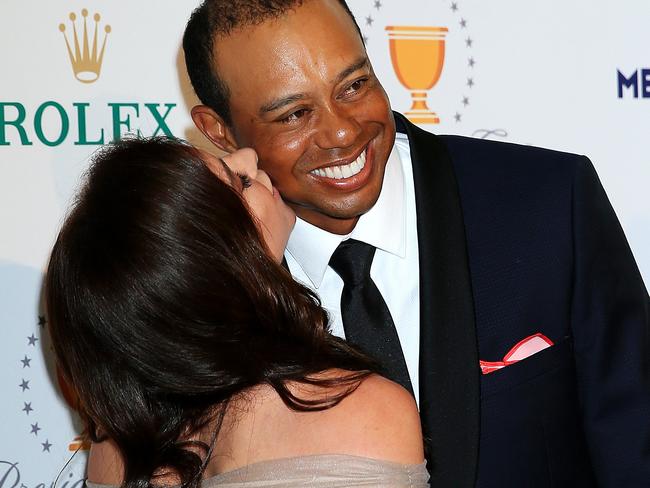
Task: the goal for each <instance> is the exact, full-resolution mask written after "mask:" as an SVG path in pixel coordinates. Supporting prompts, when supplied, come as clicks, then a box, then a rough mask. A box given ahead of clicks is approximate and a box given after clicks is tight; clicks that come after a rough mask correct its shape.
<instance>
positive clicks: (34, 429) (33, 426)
mask: <svg viewBox="0 0 650 488" xmlns="http://www.w3.org/2000/svg"><path fill="white" fill-rule="evenodd" d="M30 425H31V426H32V431H31V432H30V434H34V435H38V431H39V430H42V429H41V428H40V427H39V426H38V422H36V423H35V424H30Z"/></svg>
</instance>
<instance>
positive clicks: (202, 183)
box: [46, 139, 428, 488]
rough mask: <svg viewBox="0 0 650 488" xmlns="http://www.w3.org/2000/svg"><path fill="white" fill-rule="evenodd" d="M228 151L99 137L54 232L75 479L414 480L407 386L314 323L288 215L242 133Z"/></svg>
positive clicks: (414, 420) (57, 339) (419, 482)
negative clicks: (78, 472) (76, 436)
mask: <svg viewBox="0 0 650 488" xmlns="http://www.w3.org/2000/svg"><path fill="white" fill-rule="evenodd" d="M226 158H227V159H228V161H227V163H228V165H226V164H225V162H224V160H223V159H219V158H216V157H214V156H211V155H209V154H207V153H203V152H201V151H199V150H197V149H195V148H193V147H191V146H189V145H187V144H185V143H183V142H180V141H176V140H168V139H149V140H139V139H131V140H124V141H121V142H118V143H115V144H113V145H111V146H108V147H106V148H104V149H103V150H102V151H100V152H99V153H98V154H97V155H96V156H95V157H94V160H93V162H92V164H91V167H90V169H89V171H88V175H87V178H86V181H85V183H84V185H83V187H82V189H81V191H80V193H79V196H78V198H77V200H76V202H75V204H74V206H73V208H72V210H71V211H70V213H69V215H68V217H67V218H66V220H65V223H64V225H63V227H62V229H61V231H60V234H59V236H58V239H57V241H56V243H55V245H54V248H53V251H52V255H51V259H50V264H49V268H48V272H47V277H46V301H47V308H48V313H49V323H50V331H51V334H52V338H53V343H54V348H55V352H56V356H57V360H58V365H59V367H60V368H61V371H62V373H63V375H64V377H65V378H66V380H67V381H68V382H69V383H70V384H71V385H72V386H73V388H74V389H75V391H76V392H77V394H78V397H79V412H80V413H81V415H82V418H83V420H84V422H85V424H86V428H87V433H88V435H89V437H90V438H91V440H92V441H93V447H92V449H91V454H90V458H89V467H88V477H89V485H93V484H95V485H97V484H111V485H121V486H124V487H127V488H136V487H137V488H144V487H148V486H160V485H181V486H183V487H188V488H190V487H191V488H196V487H198V486H208V485H209V486H212V485H215V486H230V487H239V486H241V487H248V486H250V487H253V486H255V487H266V486H305V485H308V486H328V487H336V486H391V487H402V486H403V487H422V486H428V485H427V481H426V480H427V479H428V475H427V474H426V469H425V468H424V461H423V460H424V456H423V452H422V451H423V450H422V438H421V433H420V426H419V418H418V413H417V409H416V407H415V403H414V401H413V399H412V398H411V396H410V395H409V394H408V393H407V392H406V391H405V390H403V389H402V388H401V387H400V386H398V385H396V384H394V383H392V382H390V381H388V380H386V379H384V378H382V377H381V376H378V375H377V374H375V371H376V366H375V363H374V362H373V361H372V360H371V359H369V358H368V357H366V356H365V355H363V354H362V353H360V352H359V351H357V350H356V349H354V348H353V347H351V346H350V345H348V344H347V343H345V341H343V340H342V339H339V338H336V337H334V336H332V335H331V334H330V333H329V332H328V325H327V323H328V322H327V321H328V319H327V314H326V313H325V311H324V310H323V309H322V308H321V307H320V304H319V302H318V299H317V298H316V297H315V296H314V295H313V294H312V293H311V292H310V291H308V290H307V289H306V288H305V287H303V286H301V285H300V284H298V283H296V282H295V281H294V280H293V279H292V278H291V275H290V274H289V273H288V272H287V271H286V270H285V269H284V268H283V267H282V265H281V264H280V261H281V259H282V254H283V251H284V247H285V245H286V242H287V239H288V235H289V232H290V231H291V228H292V226H293V223H294V221H295V216H294V215H293V213H292V211H291V210H290V209H289V207H287V206H286V205H285V204H284V202H283V201H282V199H281V198H280V197H279V195H278V193H277V191H276V190H275V188H273V186H272V185H271V182H270V180H269V178H268V176H267V175H266V174H265V173H264V172H262V171H258V170H257V164H256V156H255V154H254V152H253V151H252V150H242V151H238V152H237V153H235V154H233V155H230V156H228V157H226ZM229 166H230V167H229Z"/></svg>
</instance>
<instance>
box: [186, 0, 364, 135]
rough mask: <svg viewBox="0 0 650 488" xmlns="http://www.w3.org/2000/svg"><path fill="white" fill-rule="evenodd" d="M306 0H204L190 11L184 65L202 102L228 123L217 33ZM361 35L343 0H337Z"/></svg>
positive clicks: (277, 13)
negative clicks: (216, 51)
mask: <svg viewBox="0 0 650 488" xmlns="http://www.w3.org/2000/svg"><path fill="white" fill-rule="evenodd" d="M305 1H309V0H204V2H203V3H202V4H201V5H200V6H199V7H198V8H197V9H196V10H194V12H192V16H191V17H190V20H189V21H188V23H187V26H186V27H185V34H184V35H183V50H184V51H185V65H186V66H187V72H188V74H189V76H190V81H191V82H192V86H193V87H194V91H195V92H196V95H197V96H198V97H199V100H201V103H203V104H204V105H207V106H208V107H210V108H211V109H212V110H214V111H215V112H216V113H218V114H219V115H220V116H221V117H222V118H223V119H224V121H225V122H226V124H228V125H231V123H232V120H231V114H230V100H229V99H230V93H229V90H228V87H227V86H226V84H225V83H224V82H223V80H222V79H221V78H220V77H219V75H218V73H217V71H218V68H217V66H216V65H215V62H214V56H213V54H214V51H213V48H214V45H215V39H216V38H217V37H218V36H226V35H228V34H230V32H232V31H233V30H234V29H237V28H240V27H248V26H253V25H259V24H261V23H263V22H265V21H267V20H269V19H273V18H278V17H281V16H282V15H284V14H285V13H286V12H287V11H289V10H293V9H295V8H297V7H300V6H301V5H302V4H303V3H304V2H305ZM338 2H339V4H340V5H341V6H342V7H343V9H344V10H345V11H346V12H347V13H348V15H349V16H350V18H351V19H352V21H353V22H354V25H355V26H356V28H357V31H358V32H359V36H360V37H361V38H362V39H363V36H362V35H361V30H360V29H359V25H358V24H357V22H356V20H355V19H354V15H352V12H351V11H350V8H349V7H348V5H347V3H346V2H345V0H338Z"/></svg>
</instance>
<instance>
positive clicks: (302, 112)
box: [280, 108, 307, 124]
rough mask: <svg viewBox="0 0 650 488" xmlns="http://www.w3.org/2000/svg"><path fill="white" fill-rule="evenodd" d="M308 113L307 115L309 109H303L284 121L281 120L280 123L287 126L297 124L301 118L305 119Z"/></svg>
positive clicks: (284, 118)
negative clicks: (292, 123)
mask: <svg viewBox="0 0 650 488" xmlns="http://www.w3.org/2000/svg"><path fill="white" fill-rule="evenodd" d="M306 113H307V109H305V108H301V109H300V110H296V111H295V112H291V113H290V114H289V115H287V116H286V117H283V118H282V119H280V122H282V123H285V124H287V123H291V122H295V121H296V120H298V119H299V118H301V117H304V116H305V114H306Z"/></svg>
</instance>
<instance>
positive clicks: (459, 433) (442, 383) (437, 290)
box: [395, 113, 480, 488]
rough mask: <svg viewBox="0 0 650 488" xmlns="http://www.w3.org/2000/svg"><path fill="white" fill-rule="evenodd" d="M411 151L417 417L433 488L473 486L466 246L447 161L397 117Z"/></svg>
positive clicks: (428, 138)
mask: <svg viewBox="0 0 650 488" xmlns="http://www.w3.org/2000/svg"><path fill="white" fill-rule="evenodd" d="M395 119H396V123H397V126H398V131H400V132H406V134H407V135H408V138H409V143H410V148H411V159H412V163H413V177H414V180H415V199H416V204H417V229H418V245H419V257H420V371H419V373H420V415H421V417H422V425H423V431H424V435H425V438H427V439H428V450H429V453H428V456H427V458H428V463H429V470H430V472H431V476H432V477H431V486H436V487H454V488H458V487H473V486H474V484H475V479H476V470H477V461H478V445H479V405H480V397H479V379H480V377H479V359H478V351H477V342H476V329H475V324H474V306H473V300H472V290H471V282H470V275H469V266H468V259H467V243H466V240H465V229H464V222H463V215H462V210H461V205H460V196H459V194H458V186H457V182H456V177H455V174H454V170H453V167H452V163H451V159H450V156H449V154H448V152H447V149H446V147H445V146H444V144H443V143H442V141H440V139H439V138H437V137H436V136H434V135H432V134H430V133H428V132H425V131H423V130H421V129H419V128H417V127H416V126H414V125H412V124H411V123H409V122H408V121H407V120H406V119H405V118H404V117H403V116H402V115H400V114H397V113H396V114H395Z"/></svg>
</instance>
